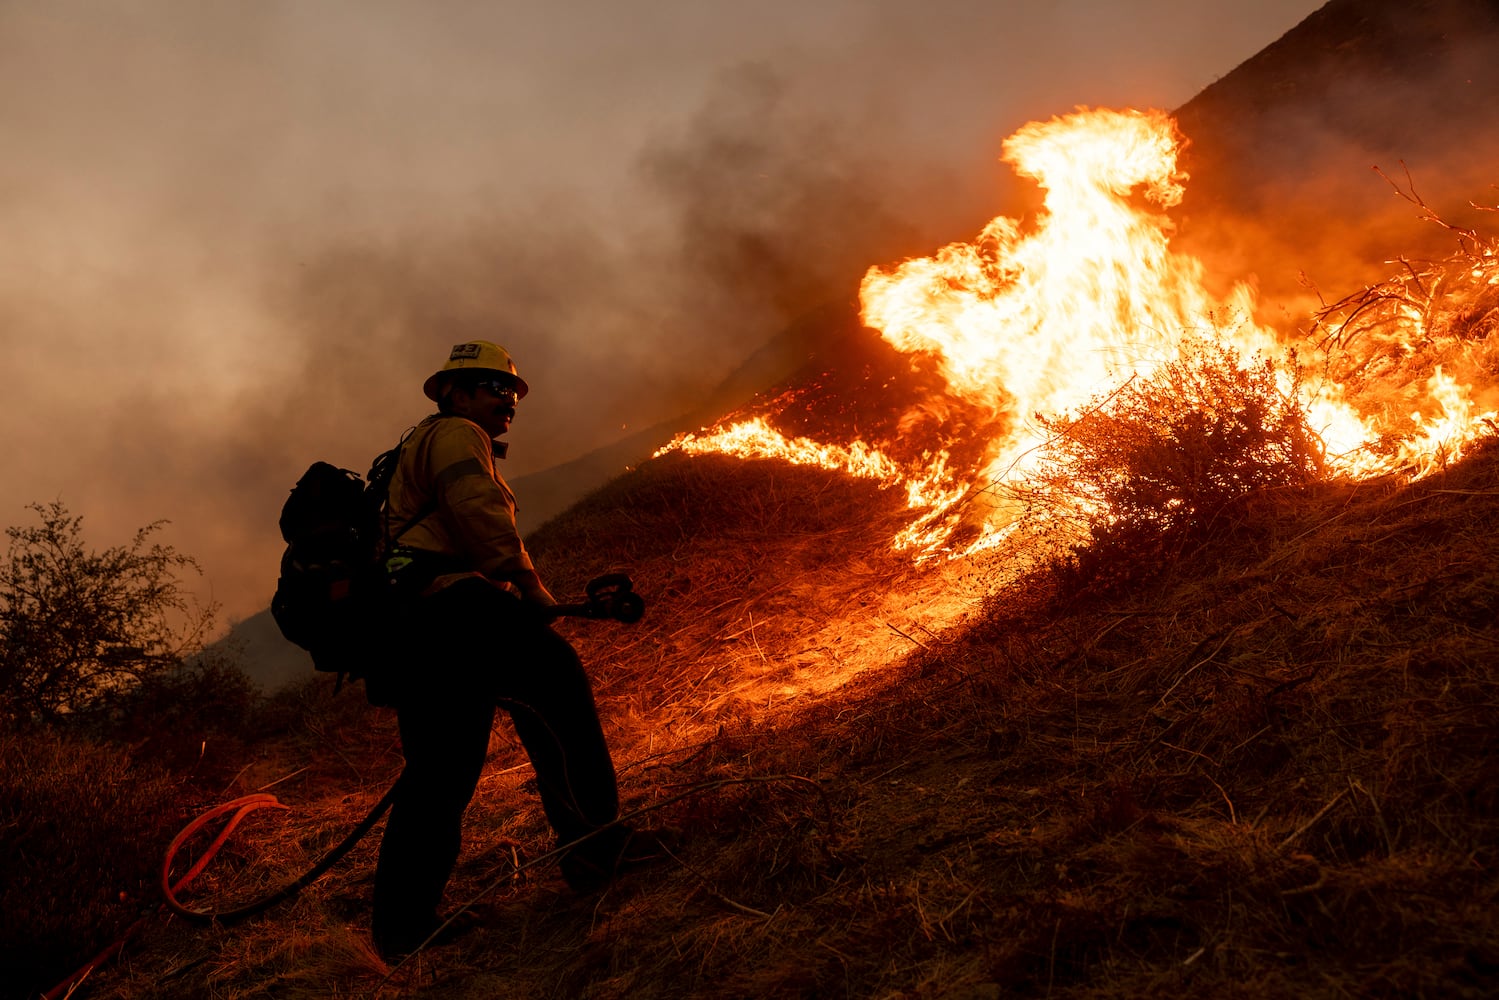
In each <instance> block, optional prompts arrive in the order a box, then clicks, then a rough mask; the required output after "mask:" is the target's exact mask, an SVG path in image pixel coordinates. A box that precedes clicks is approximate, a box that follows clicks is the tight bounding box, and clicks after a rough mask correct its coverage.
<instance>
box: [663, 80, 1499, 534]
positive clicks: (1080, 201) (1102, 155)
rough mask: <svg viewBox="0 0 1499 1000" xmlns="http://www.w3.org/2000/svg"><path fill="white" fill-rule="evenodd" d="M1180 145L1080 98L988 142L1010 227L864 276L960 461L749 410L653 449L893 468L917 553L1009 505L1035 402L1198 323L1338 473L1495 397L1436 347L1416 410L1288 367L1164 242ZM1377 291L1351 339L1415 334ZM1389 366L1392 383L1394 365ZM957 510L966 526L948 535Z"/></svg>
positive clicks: (1414, 321)
mask: <svg viewBox="0 0 1499 1000" xmlns="http://www.w3.org/2000/svg"><path fill="white" fill-rule="evenodd" d="M1179 146H1180V136H1179V135H1178V134H1177V131H1176V127H1175V124H1174V123H1173V122H1172V120H1171V119H1170V118H1169V117H1168V116H1166V115H1165V114H1163V113H1161V112H1139V111H1107V110H1087V109H1080V110H1079V111H1077V112H1076V113H1074V114H1071V115H1068V116H1066V117H1061V118H1054V119H1052V120H1051V121H1048V122H1036V123H1032V124H1030V125H1027V126H1025V127H1024V128H1022V129H1021V130H1020V131H1018V132H1016V133H1015V134H1014V135H1012V136H1011V137H1010V138H1009V139H1008V140H1007V141H1006V142H1005V144H1004V156H1003V158H1004V160H1005V161H1007V162H1009V163H1011V164H1012V165H1013V166H1014V168H1015V170H1016V172H1017V173H1019V174H1020V175H1021V176H1024V177H1028V178H1031V179H1034V180H1035V181H1036V183H1037V184H1038V185H1039V186H1040V187H1041V188H1042V189H1043V190H1044V191H1045V202H1044V210H1043V211H1042V212H1041V213H1040V215H1039V217H1038V219H1037V221H1036V223H1035V225H1034V227H1032V228H1031V229H1029V230H1028V231H1022V228H1021V226H1020V224H1019V223H1018V222H1016V221H1014V220H1011V219H1007V218H1003V217H1001V218H997V219H994V220H993V221H991V222H990V223H989V224H988V225H987V226H985V227H984V229H983V231H982V232H981V233H980V235H979V237H978V239H977V241H976V242H974V243H972V244H966V243H956V244H953V245H950V246H948V247H945V248H943V249H942V250H940V251H938V252H937V253H936V254H935V255H933V256H931V257H927V258H921V259H915V260H908V261H905V262H904V263H901V264H899V265H897V266H895V267H892V268H889V269H881V268H878V267H876V268H872V269H871V270H870V271H869V273H868V274H867V275H866V276H865V278H864V282H863V285H862V287H861V289H860V298H861V302H862V305H863V319H864V321H865V323H866V324H867V325H868V326H870V327H873V328H875V329H877V330H879V331H880V333H881V336H883V337H884V338H885V340H886V341H888V342H889V343H890V344H891V345H893V346H894V347H896V348H897V349H899V350H900V351H903V352H906V353H909V354H912V355H920V356H923V357H925V358H929V359H930V360H931V361H932V362H934V363H935V365H936V369H937V371H939V372H940V373H941V375H942V377H943V378H944V379H945V380H946V392H947V394H948V395H949V396H950V397H951V398H952V399H953V400H956V401H961V402H962V403H963V404H965V405H966V406H967V407H969V408H970V409H972V410H974V411H976V412H978V413H979V414H981V415H983V416H982V417H981V419H980V425H979V426H978V427H977V428H975V427H973V426H972V425H971V422H970V425H969V426H967V427H966V428H965V433H977V434H979V435H980V436H981V439H982V444H983V448H982V451H981V455H982V459H981V461H980V462H979V463H977V464H976V465H973V466H971V467H966V468H953V467H951V465H952V463H951V460H950V458H949V454H948V451H947V450H943V449H940V448H936V449H934V450H933V451H932V452H931V453H929V454H927V455H926V456H925V458H924V459H923V460H922V461H920V462H917V463H907V464H906V465H905V466H902V465H899V464H897V463H896V462H895V461H893V460H892V459H890V458H888V457H887V456H886V455H885V454H884V453H882V452H881V450H880V449H879V448H878V447H877V445H876V444H870V443H866V442H864V441H857V440H856V441H854V442H852V443H850V444H848V445H846V446H844V445H831V444H824V443H820V442H816V441H813V440H811V439H809V438H805V437H800V438H795V439H788V438H786V437H784V436H782V435H781V434H779V433H778V432H777V431H775V430H774V429H773V428H772V427H771V426H770V425H769V423H767V422H766V421H765V420H764V419H758V420H755V421H750V422H747V423H741V424H736V425H734V426H732V427H728V428H725V429H722V430H717V431H715V432H713V433H710V434H705V435H687V436H685V437H683V438H681V439H679V440H677V441H674V442H673V443H672V444H670V445H668V446H667V448H665V449H663V451H668V450H682V451H687V452H689V453H702V452H705V451H714V452H723V453H727V454H732V455H739V456H741V457H774V458H782V459H785V460H787V461H791V462H798V463H808V464H816V465H820V466H823V467H825V468H829V469H836V470H841V471H843V472H846V473H849V474H851V475H856V476H863V477H869V478H873V479H877V480H879V481H881V482H882V483H886V484H889V485H896V484H899V485H901V486H903V487H904V488H905V489H906V490H907V493H908V500H909V504H910V507H911V508H912V510H913V511H914V512H915V517H914V520H913V523H912V525H911V526H910V527H909V528H908V529H907V530H906V531H904V532H903V533H901V535H900V536H899V537H898V538H897V539H895V545H896V546H897V548H900V549H908V550H912V551H913V552H914V553H915V554H916V555H917V557H918V558H924V557H928V556H931V555H934V554H936V553H939V552H945V553H947V554H948V555H952V556H958V555H964V554H968V553H972V552H974V551H976V550H978V549H982V548H984V547H987V546H990V545H993V544H995V543H996V542H997V541H998V540H999V539H1001V538H1003V537H1004V535H1005V532H1006V531H1007V530H1008V526H1009V525H1010V524H1011V523H1013V521H1014V519H1015V515H1016V513H1017V511H1016V509H1015V502H1014V501H1013V500H1011V501H1005V500H1004V499H1002V494H1003V491H1001V490H997V489H995V487H998V486H1001V485H1018V484H1023V483H1024V481H1025V477H1026V475H1027V473H1028V472H1029V471H1030V470H1032V469H1033V468H1034V466H1035V462H1036V458H1037V456H1038V454H1039V453H1040V449H1041V448H1042V446H1044V444H1045V440H1044V437H1043V435H1042V434H1041V432H1040V431H1039V430H1038V429H1037V425H1036V424H1035V422H1034V421H1032V420H1031V418H1032V417H1033V416H1035V415H1038V414H1039V415H1043V416H1046V417H1055V416H1059V415H1065V414H1069V413H1074V412H1076V411H1077V409H1078V408H1080V407H1082V406H1084V405H1085V404H1088V403H1089V401H1091V400H1096V399H1098V398H1100V397H1101V396H1103V395H1105V394H1107V393H1109V392H1111V391H1113V390H1114V389H1117V388H1118V387H1119V386H1122V385H1124V384H1126V383H1127V382H1129V381H1130V380H1132V379H1135V378H1141V377H1149V375H1150V374H1151V373H1152V372H1154V371H1156V370H1157V369H1158V368H1159V367H1160V366H1161V365H1163V364H1166V363H1169V362H1174V361H1177V360H1180V359H1182V358H1183V357H1184V356H1185V355H1186V354H1189V353H1191V350H1192V348H1193V346H1194V344H1195V345H1200V344H1201V343H1202V342H1203V341H1204V340H1207V341H1210V342H1212V343H1215V344H1218V345H1222V346H1224V347H1227V348H1231V349H1233V350H1234V351H1236V352H1237V353H1238V354H1239V355H1240V356H1243V357H1245V358H1252V357H1262V358H1264V359H1268V360H1270V361H1271V362H1272V363H1275V364H1277V365H1279V366H1280V368H1278V369H1277V375H1276V377H1277V380H1278V384H1279V386H1280V392H1281V394H1282V395H1283V396H1284V397H1286V398H1291V397H1292V394H1299V396H1300V403H1301V406H1302V408H1303V410H1304V412H1305V413H1306V414H1307V415H1308V417H1309V419H1310V422H1311V424H1312V427H1313V429H1314V430H1315V431H1316V432H1317V434H1318V435H1320V437H1321V439H1322V442H1323V444H1324V445H1325V448H1326V453H1327V456H1328V465H1329V467H1330V468H1331V469H1332V470H1333V471H1334V472H1337V473H1340V474H1343V475H1357V476H1362V475H1369V474H1373V473H1382V472H1391V471H1408V472H1411V473H1412V474H1415V475H1421V474H1425V473H1426V472H1428V471H1430V470H1432V469H1435V468H1439V467H1440V466H1441V465H1442V464H1443V463H1444V462H1448V461H1451V460H1453V459H1455V458H1457V457H1458V456H1459V455H1460V454H1461V452H1462V450H1463V448H1464V447H1466V446H1468V445H1470V444H1471V443H1472V442H1473V441H1474V440H1475V439H1476V438H1477V437H1478V436H1480V435H1481V434H1482V433H1484V432H1485V428H1486V427H1491V426H1492V422H1493V420H1494V414H1493V412H1492V411H1491V412H1489V413H1484V414H1478V413H1476V412H1475V410H1476V407H1475V406H1474V405H1473V403H1472V401H1471V399H1470V396H1471V392H1470V390H1469V388H1468V387H1467V386H1464V385H1461V384H1460V383H1459V382H1458V381H1457V380H1456V379H1455V378H1453V377H1449V376H1447V375H1444V374H1443V373H1442V370H1441V368H1440V367H1439V366H1438V367H1436V369H1435V374H1430V375H1429V378H1425V379H1424V390H1421V389H1420V386H1419V385H1418V386H1417V390H1416V391H1417V392H1419V393H1420V394H1421V398H1422V400H1423V402H1421V403H1420V404H1419V409H1418V412H1416V414H1415V416H1414V418H1410V417H1409V416H1406V417H1402V418H1401V420H1399V421H1395V420H1394V419H1393V417H1392V415H1391V407H1390V406H1389V405H1387V401H1386V402H1382V403H1378V404H1365V406H1366V408H1367V409H1370V410H1373V411H1375V413H1376V416H1375V417H1370V416H1366V415H1364V414H1362V413H1361V412H1360V411H1359V409H1358V408H1357V407H1356V406H1355V405H1354V403H1355V402H1357V401H1356V400H1354V399H1352V398H1351V394H1350V392H1349V391H1348V390H1346V389H1345V388H1344V386H1343V385H1342V384H1339V383H1338V382H1336V381H1334V380H1333V379H1332V378H1331V377H1324V378H1323V379H1322V380H1321V381H1320V382H1318V383H1316V384H1313V385H1307V386H1303V385H1301V384H1300V382H1299V381H1298V379H1297V378H1296V375H1295V371H1294V366H1293V365H1290V364H1286V363H1285V361H1286V359H1285V357H1284V356H1283V355H1284V354H1285V352H1286V351H1287V349H1288V348H1289V347H1293V346H1297V345H1296V344H1295V343H1294V341H1293V340H1292V339H1291V338H1289V337H1284V336H1281V335H1279V334H1277V333H1276V331H1274V330H1271V329H1269V328H1266V327H1262V326H1259V325H1257V324H1256V323H1255V322H1254V321H1253V320H1252V318H1251V317H1252V316H1253V313H1254V307H1255V301H1254V296H1253V293H1252V291H1251V289H1250V288H1249V287H1248V286H1247V285H1245V284H1238V285H1235V286H1234V287H1233V288H1232V289H1231V290H1230V292H1229V293H1228V295H1227V297H1226V298H1221V299H1220V298H1215V297H1214V296H1212V295H1211V294H1210V293H1209V292H1208V291H1207V290H1206V288H1205V284H1204V281H1203V266H1202V264H1201V262H1199V261H1198V260H1196V259H1195V258H1192V257H1189V256H1187V255H1184V254H1180V253H1176V252H1174V251H1173V250H1171V248H1170V235H1171V224H1170V221H1169V220H1168V218H1167V217H1166V215H1165V210H1166V209H1169V208H1171V207H1173V206H1175V205H1176V204H1177V203H1178V202H1179V201H1180V199H1181V196H1182V190H1183V189H1182V184H1183V182H1184V181H1185V180H1186V178H1185V177H1184V176H1183V175H1182V174H1181V173H1179V172H1178V170H1177V163H1176V157H1177V151H1178V148H1179ZM1492 265H1493V258H1492V257H1491V256H1485V257H1484V258H1483V259H1482V260H1481V261H1480V262H1479V264H1478V265H1476V266H1475V268H1474V271H1473V274H1472V276H1471V279H1472V283H1473V284H1474V286H1475V287H1479V288H1487V287H1491V286H1492V285H1493V284H1494V282H1495V280H1496V279H1499V271H1496V269H1495V268H1494V267H1493V266H1492ZM1388 301H1389V302H1390V303H1391V306H1390V308H1389V310H1388V311H1389V315H1388V317H1387V318H1386V319H1385V320H1384V321H1383V322H1384V326H1385V330H1386V332H1385V334H1384V336H1383V338H1382V339H1379V338H1367V339H1368V340H1369V341H1370V343H1369V346H1368V347H1367V348H1364V350H1366V351H1374V350H1380V349H1385V347H1387V346H1388V345H1389V344H1390V343H1393V342H1399V343H1401V344H1402V345H1403V346H1402V348H1401V350H1403V351H1404V352H1405V353H1407V354H1409V353H1410V347H1409V345H1410V344H1413V343H1416V342H1417V341H1420V340H1423V338H1424V339H1425V340H1429V331H1427V330H1426V329H1425V324H1426V318H1425V317H1424V316H1423V315H1422V314H1421V313H1420V312H1419V311H1416V310H1413V309H1411V308H1410V307H1409V306H1408V305H1402V304H1401V297H1400V296H1398V295H1391V296H1389V297H1388ZM1358 312H1360V310H1359V309H1351V310H1349V315H1356V314H1357V313H1358ZM1345 322H1346V320H1345ZM1330 339H1332V340H1336V339H1337V338H1330ZM1349 339H1351V338H1349ZM1325 343H1326V342H1324V345H1325ZM1382 345H1384V346H1382ZM1337 346H1338V347H1339V348H1340V349H1346V347H1347V345H1346V344H1338V345H1337ZM1300 347H1301V348H1302V350H1303V351H1307V350H1309V348H1308V346H1307V345H1306V344H1301V345H1300ZM1389 353H1398V352H1395V351H1394V349H1393V348H1390V349H1389ZM1369 357H1372V355H1370V356H1369ZM1345 360H1346V361H1347V362H1348V364H1346V365H1345V366H1344V367H1346V369H1347V370H1348V371H1363V370H1365V369H1367V367H1368V364H1367V360H1368V358H1366V357H1352V356H1349V357H1347V358H1346V359H1345ZM1335 367H1336V366H1333V365H1331V364H1328V365H1324V366H1323V368H1325V369H1327V370H1333V369H1334V368H1335ZM1426 370H1427V372H1428V373H1429V372H1431V368H1430V367H1428V368H1427V369H1426ZM1403 381H1404V382H1405V383H1406V386H1405V388H1404V389H1402V391H1404V392H1407V393H1409V392H1410V383H1411V382H1412V379H1411V378H1410V377H1407V378H1405V379H1404V380H1403ZM1365 382H1366V384H1365V385H1364V386H1362V388H1361V391H1367V390H1368V388H1369V386H1368V385H1367V380H1365ZM1404 412H1405V413H1406V414H1409V413H1410V411H1409V409H1407V410H1405V411H1404ZM1379 414H1384V416H1383V417H1382V418H1380V417H1379V416H1378V415H1379ZM1486 422H1487V423H1486ZM1392 441H1393V442H1394V443H1395V447H1393V448H1392V447H1390V446H1389V445H1390V443H1391V442H1392ZM1376 445H1382V446H1383V451H1380V452H1376V451H1375V446H1376ZM1011 492H1012V493H1013V492H1014V491H1011ZM960 522H961V523H962V524H964V525H966V526H967V529H968V530H966V531H965V532H964V533H963V534H962V535H961V536H958V535H955V534H954V532H955V531H956V529H957V528H958V527H959V524H960ZM959 537H961V541H955V539H956V538H959Z"/></svg>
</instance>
